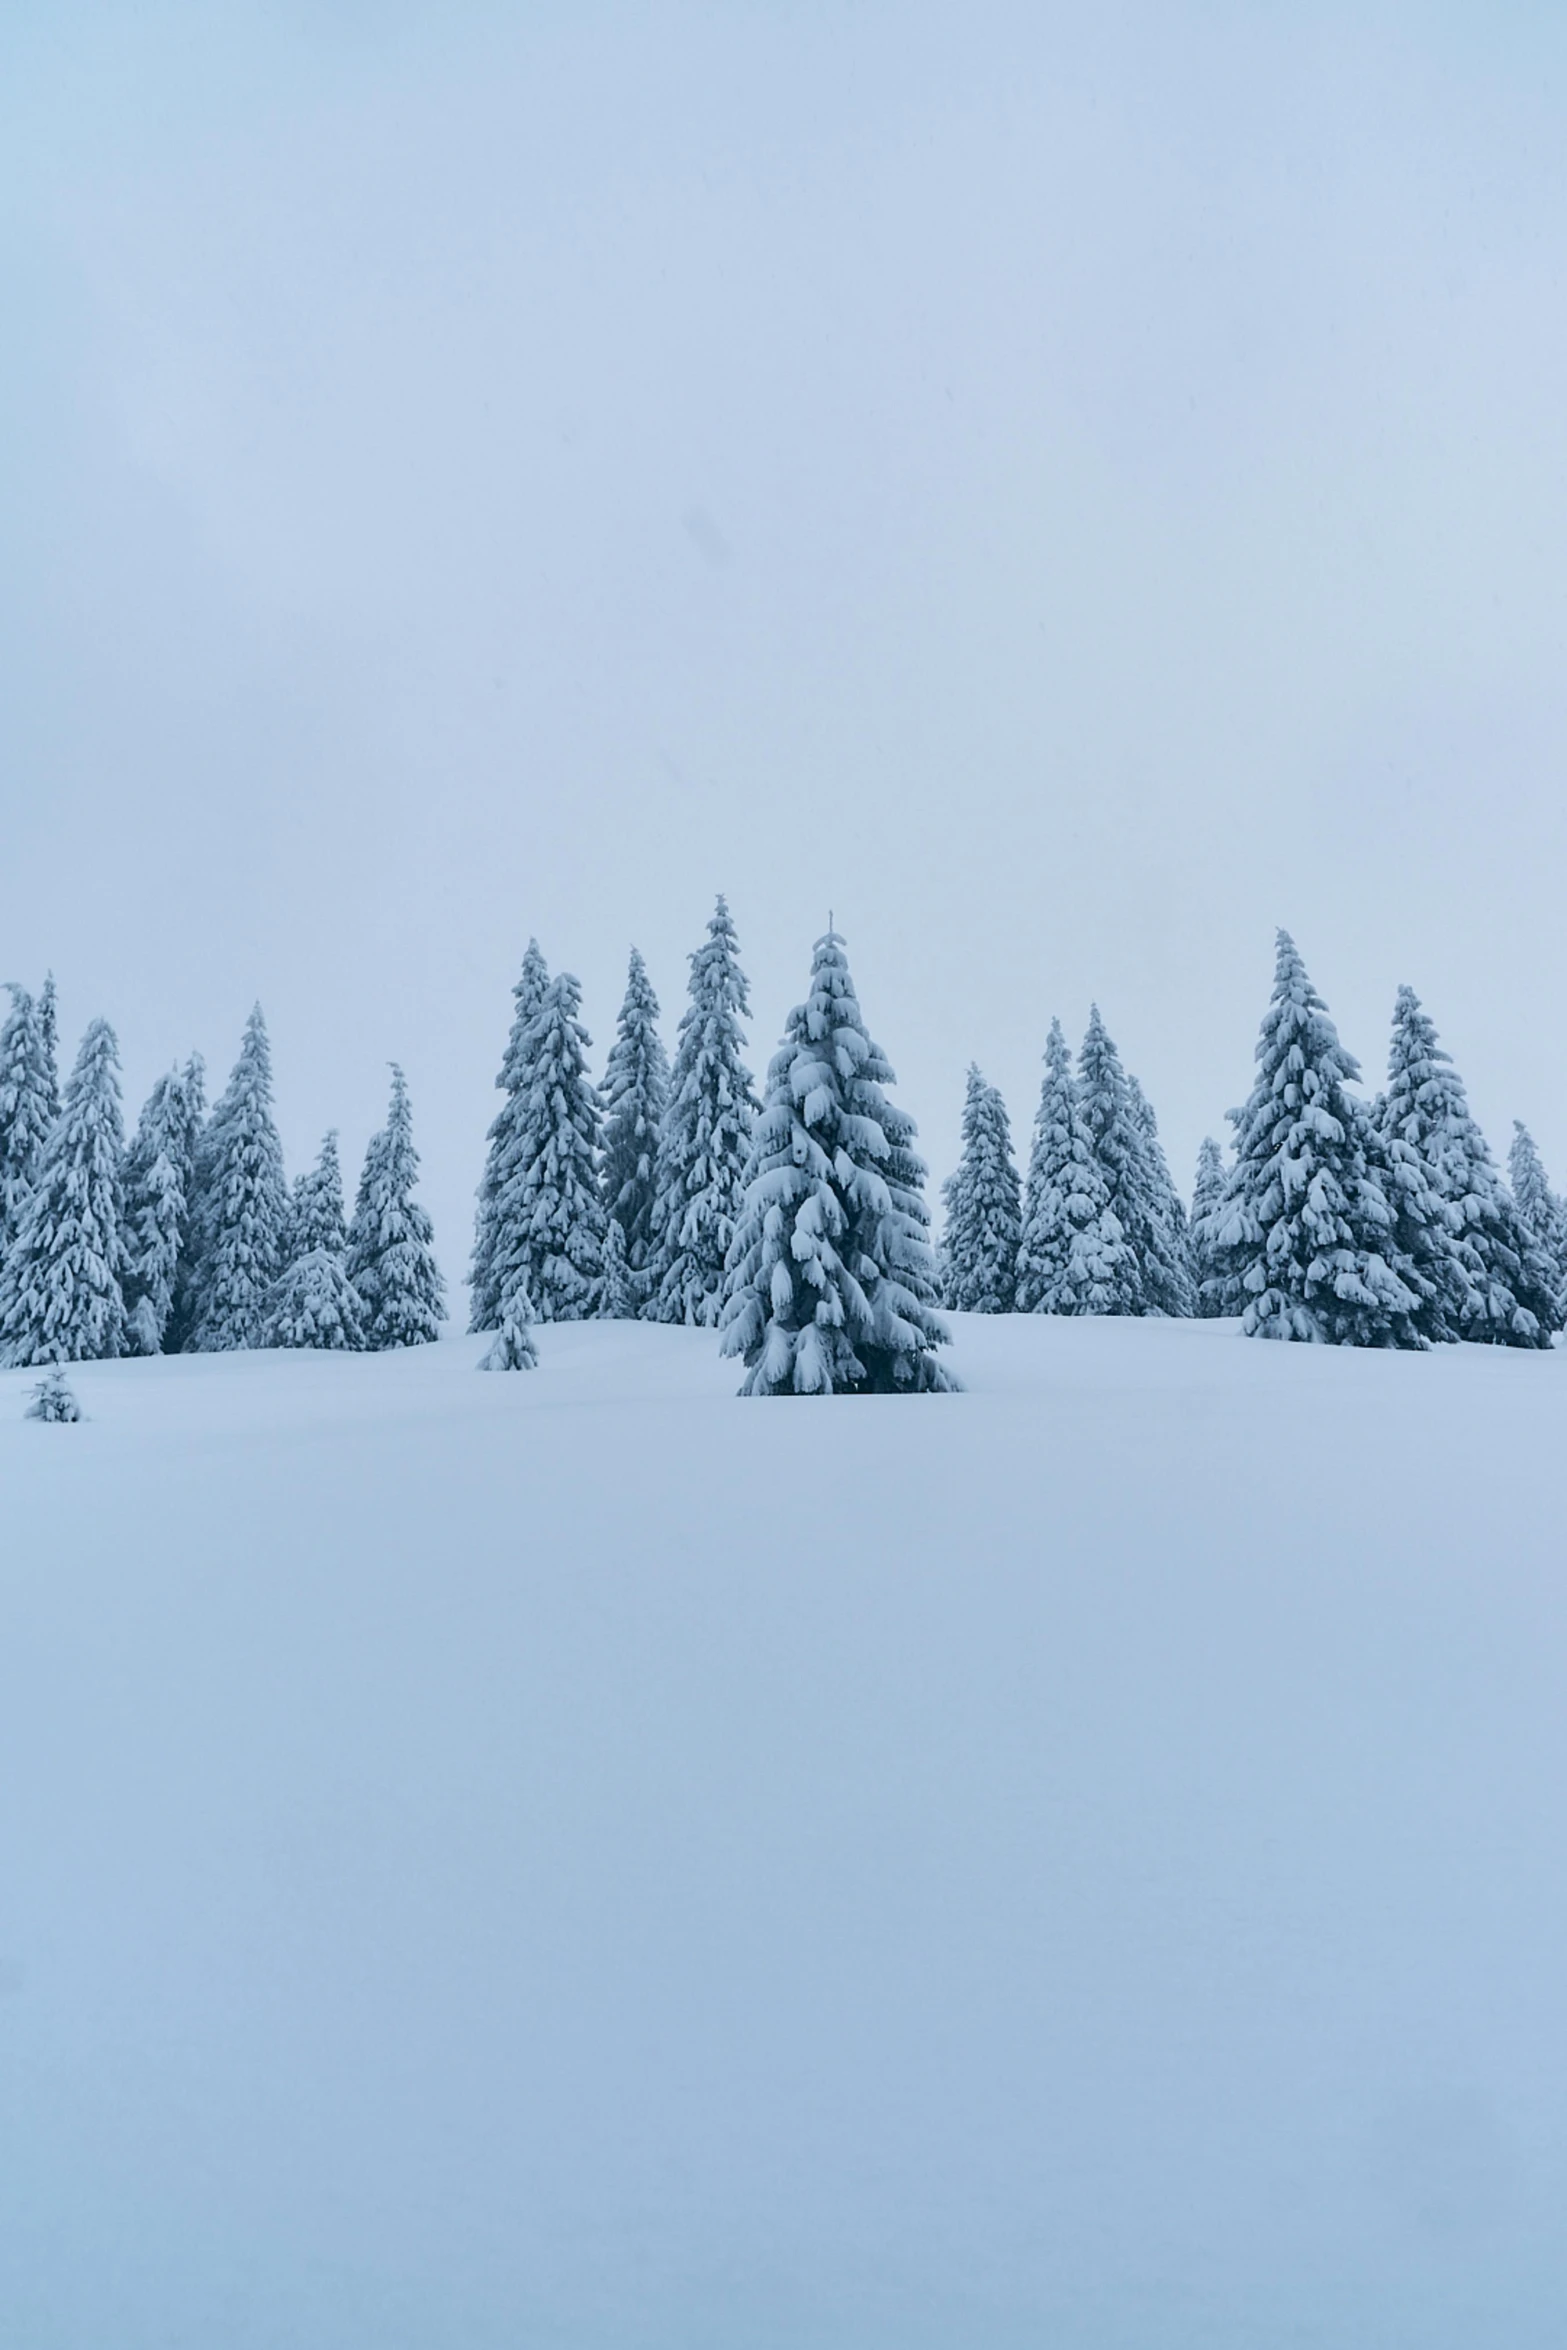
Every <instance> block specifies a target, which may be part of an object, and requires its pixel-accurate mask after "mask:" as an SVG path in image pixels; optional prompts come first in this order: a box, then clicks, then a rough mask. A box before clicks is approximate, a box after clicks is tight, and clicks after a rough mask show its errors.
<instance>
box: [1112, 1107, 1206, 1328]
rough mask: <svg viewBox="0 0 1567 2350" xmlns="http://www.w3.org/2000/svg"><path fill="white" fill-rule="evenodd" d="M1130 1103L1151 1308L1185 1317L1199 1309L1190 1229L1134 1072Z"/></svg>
mask: <svg viewBox="0 0 1567 2350" xmlns="http://www.w3.org/2000/svg"><path fill="white" fill-rule="evenodd" d="M1126 1092H1127V1105H1128V1108H1129V1110H1130V1113H1131V1120H1132V1124H1133V1126H1134V1127H1135V1128H1136V1129H1137V1132H1138V1134H1139V1135H1140V1136H1141V1138H1142V1144H1143V1179H1144V1184H1145V1192H1146V1203H1147V1204H1146V1216H1147V1225H1148V1237H1147V1241H1146V1243H1145V1253H1144V1287H1145V1289H1146V1291H1147V1295H1148V1306H1149V1311H1150V1312H1151V1313H1156V1314H1171V1315H1175V1316H1178V1317H1181V1318H1182V1319H1184V1318H1185V1317H1186V1316H1188V1315H1190V1314H1194V1313H1195V1312H1196V1311H1197V1294H1196V1291H1195V1289H1194V1287H1193V1285H1192V1272H1191V1242H1190V1236H1189V1234H1188V1232H1187V1229H1186V1204H1185V1202H1184V1201H1183V1199H1182V1198H1181V1195H1180V1193H1179V1192H1178V1191H1177V1190H1176V1188H1175V1180H1174V1177H1173V1176H1172V1175H1171V1173H1170V1163H1169V1161H1168V1160H1167V1159H1166V1157H1165V1155H1164V1145H1163V1143H1162V1142H1161V1141H1160V1140H1159V1121H1158V1119H1157V1118H1156V1117H1155V1116H1154V1108H1153V1104H1152V1102H1151V1101H1150V1100H1149V1099H1148V1096H1147V1095H1146V1094H1145V1093H1144V1091H1143V1089H1142V1087H1141V1086H1140V1085H1139V1084H1138V1082H1137V1080H1136V1078H1135V1077H1134V1076H1132V1074H1131V1072H1130V1071H1128V1072H1127V1079H1126Z"/></svg>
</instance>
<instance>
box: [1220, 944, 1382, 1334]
mask: <svg viewBox="0 0 1567 2350" xmlns="http://www.w3.org/2000/svg"><path fill="white" fill-rule="evenodd" d="M1359 1075H1360V1071H1359V1068H1358V1066H1357V1065H1356V1063H1355V1061H1354V1059H1353V1057H1352V1056H1351V1055H1350V1054H1349V1053H1348V1052H1346V1051H1345V1049H1344V1047H1343V1045H1342V1044H1341V1043H1340V1042H1339V1036H1338V1031H1337V1029H1336V1028H1335V1027H1334V1025H1333V1022H1332V1020H1331V1019H1330V1018H1329V1016H1328V1010H1327V1006H1326V1005H1325V1004H1324V1003H1323V1001H1322V998H1321V997H1320V996H1319V995H1318V994H1317V991H1316V989H1315V988H1314V987H1313V986H1312V984H1311V981H1310V979H1309V978H1308V977H1307V975H1306V970H1305V966H1304V964H1303V963H1302V962H1301V959H1300V955H1299V953H1298V952H1297V950H1296V947H1295V943H1294V941H1293V939H1292V938H1291V937H1290V936H1289V933H1288V932H1287V931H1283V930H1281V931H1280V932H1279V936H1278V960H1277V965H1276V969H1275V974H1274V984H1273V997H1272V1001H1271V1003H1270V1005H1269V1008H1268V1011H1267V1014H1266V1016H1265V1017H1264V1020H1263V1023H1262V1030H1261V1034H1260V1035H1259V1037H1258V1040H1257V1078H1256V1083H1255V1084H1254V1086H1253V1087H1252V1091H1251V1095H1250V1098H1249V1100H1248V1101H1247V1103H1246V1106H1245V1108H1244V1109H1243V1110H1241V1111H1240V1113H1239V1115H1238V1118H1237V1123H1236V1135H1235V1164H1234V1166H1233V1168H1232V1169H1231V1172H1230V1179H1229V1184H1228V1187H1227V1196H1226V1200H1225V1206H1224V1210H1223V1214H1222V1219H1221V1221H1220V1228H1219V1231H1218V1234H1217V1237H1216V1254H1217V1258H1218V1264H1219V1275H1220V1278H1221V1279H1226V1280H1230V1281H1233V1282H1234V1283H1235V1284H1236V1285H1237V1288H1238V1289H1239V1291H1240V1292H1241V1293H1242V1294H1244V1296H1245V1298H1246V1305H1245V1309H1244V1319H1243V1322H1242V1327H1243V1329H1244V1330H1245V1332H1246V1334H1247V1336H1248V1337H1252V1338H1286V1339H1316V1340H1322V1341H1326V1342H1327V1343H1329V1344H1333V1345H1339V1346H1420V1345H1423V1344H1424V1343H1425V1340H1424V1336H1423V1334H1422V1331H1421V1327H1420V1324H1421V1319H1422V1314H1423V1303H1422V1299H1421V1296H1420V1294H1419V1293H1418V1291H1417V1290H1416V1289H1415V1288H1413V1287H1411V1286H1410V1285H1409V1284H1407V1283H1406V1282H1405V1281H1404V1280H1403V1279H1401V1278H1400V1268H1398V1267H1397V1266H1395V1264H1394V1263H1393V1262H1391V1261H1390V1256H1391V1254H1392V1249H1393V1227H1394V1215H1393V1209H1392V1207H1391V1205H1390V1203H1389V1201H1388V1198H1387V1195H1386V1193H1385V1192H1384V1191H1383V1189H1382V1186H1381V1184H1380V1182H1379V1181H1378V1179H1377V1175H1376V1173H1375V1171H1374V1169H1373V1166H1372V1164H1371V1160H1370V1155H1369V1152H1368V1138H1369V1137H1370V1134H1371V1122H1370V1119H1369V1117H1368V1115H1367V1113H1366V1111H1365V1109H1364V1107H1363V1105H1362V1104H1360V1103H1359V1102H1358V1101H1357V1100H1356V1099H1355V1097H1354V1096H1353V1095H1352V1094H1351V1093H1350V1092H1349V1090H1348V1089H1349V1087H1350V1085H1351V1084H1353V1083H1354V1082H1355V1081H1356V1080H1357V1079H1358V1077H1359Z"/></svg>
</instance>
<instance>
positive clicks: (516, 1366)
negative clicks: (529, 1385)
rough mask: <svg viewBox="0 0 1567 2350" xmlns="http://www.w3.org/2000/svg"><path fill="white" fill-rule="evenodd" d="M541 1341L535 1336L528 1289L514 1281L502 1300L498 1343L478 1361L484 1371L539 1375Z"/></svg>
mask: <svg viewBox="0 0 1567 2350" xmlns="http://www.w3.org/2000/svg"><path fill="white" fill-rule="evenodd" d="M538 1364H539V1348H538V1341H537V1340H536V1339H535V1337H534V1335H533V1307H532V1305H531V1304H530V1303H529V1300H528V1285H527V1283H526V1282H525V1281H523V1280H521V1279H514V1280H513V1282H512V1284H511V1286H510V1288H509V1289H508V1290H507V1292H506V1295H505V1297H504V1298H503V1299H502V1300H501V1319H500V1327H499V1329H498V1330H497V1331H496V1333H495V1340H494V1343H493V1345H491V1346H490V1347H489V1348H488V1350H487V1351H486V1352H485V1353H484V1354H483V1355H482V1356H481V1357H480V1359H479V1368H480V1370H481V1371H536V1370H537V1369H538Z"/></svg>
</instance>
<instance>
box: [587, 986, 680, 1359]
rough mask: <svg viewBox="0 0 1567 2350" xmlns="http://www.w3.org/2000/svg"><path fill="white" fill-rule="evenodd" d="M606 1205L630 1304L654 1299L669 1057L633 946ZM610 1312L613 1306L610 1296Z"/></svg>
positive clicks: (610, 1125) (609, 1093) (607, 1098)
mask: <svg viewBox="0 0 1567 2350" xmlns="http://www.w3.org/2000/svg"><path fill="white" fill-rule="evenodd" d="M603 1091H604V1159H603V1186H604V1208H605V1213H606V1214H607V1216H608V1218H609V1221H610V1223H611V1224H612V1225H618V1226H619V1227H620V1231H621V1234H622V1241H623V1247H624V1252H625V1260H626V1267H627V1271H628V1273H629V1276H630V1292H629V1303H628V1304H627V1305H626V1306H625V1308H624V1311H625V1312H627V1313H639V1312H641V1311H642V1310H643V1308H644V1306H645V1305H646V1303H647V1301H648V1293H649V1289H650V1286H651V1273H652V1262H653V1202H654V1199H655V1197H656V1196H657V1188H658V1143H659V1135H660V1133H661V1132H662V1130H663V1124H664V1113H665V1110H666V1109H667V1108H668V1105H669V1060H668V1057H667V1055H666V1054H665V1051H664V1047H663V1043H662V1041H661V1040H660V1037H659V1033H658V998H657V996H656V995H655V994H654V993H653V987H652V982H651V981H650V980H649V978H648V975H647V968H646V966H645V964H644V963H643V960H642V957H641V956H640V955H639V954H638V953H637V950H636V948H635V947H633V948H632V950H631V967H630V970H629V971H628V972H627V975H626V995H625V1001H624V1002H623V1003H622V1005H621V1007H620V1019H619V1021H618V1023H617V1025H616V1030H615V1041H614V1043H613V1045H612V1046H611V1047H610V1054H609V1060H608V1063H607V1064H606V1066H605V1070H604V1088H603ZM604 1311H605V1312H606V1313H609V1312H610V1311H611V1307H610V1306H609V1304H608V1302H606V1304H605V1308H604Z"/></svg>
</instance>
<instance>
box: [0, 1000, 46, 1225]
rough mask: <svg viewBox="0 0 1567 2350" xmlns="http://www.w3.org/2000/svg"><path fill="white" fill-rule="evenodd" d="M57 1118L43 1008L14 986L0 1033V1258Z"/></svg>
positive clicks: (20, 1211) (22, 1208) (20, 1215)
mask: <svg viewBox="0 0 1567 2350" xmlns="http://www.w3.org/2000/svg"><path fill="white" fill-rule="evenodd" d="M58 1112H59V1101H58V1097H57V1087H56V1081H55V1071H54V1060H53V1053H52V1049H51V1045H50V1039H49V1032H48V1028H47V1026H46V1023H45V1019H44V1012H43V1006H42V1003H41V1002H40V1001H39V1000H38V999H37V998H35V997H33V996H31V995H29V994H28V992H27V990H26V988H25V987H18V986H16V985H15V983H14V982H13V983H12V986H11V1009H10V1012H9V1014H8V1016H7V1018H6V1021H5V1025H4V1026H3V1027H0V1258H3V1257H4V1254H5V1250H6V1248H7V1246H8V1245H9V1243H10V1242H11V1241H12V1240H13V1239H14V1238H15V1237H16V1234H17V1232H18V1231H19V1229H20V1227H21V1222H22V1214H23V1210H24V1209H25V1207H26V1205H27V1198H28V1194H29V1193H30V1192H31V1190H32V1188H33V1185H34V1184H35V1183H36V1182H37V1180H38V1169H39V1166H40V1164H41V1163H42V1160H43V1150H44V1144H45V1142H46V1141H47V1139H48V1135H49V1129H50V1127H51V1126H52V1125H53V1124H54V1121H55V1118H56V1116H57V1115H58Z"/></svg>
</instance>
